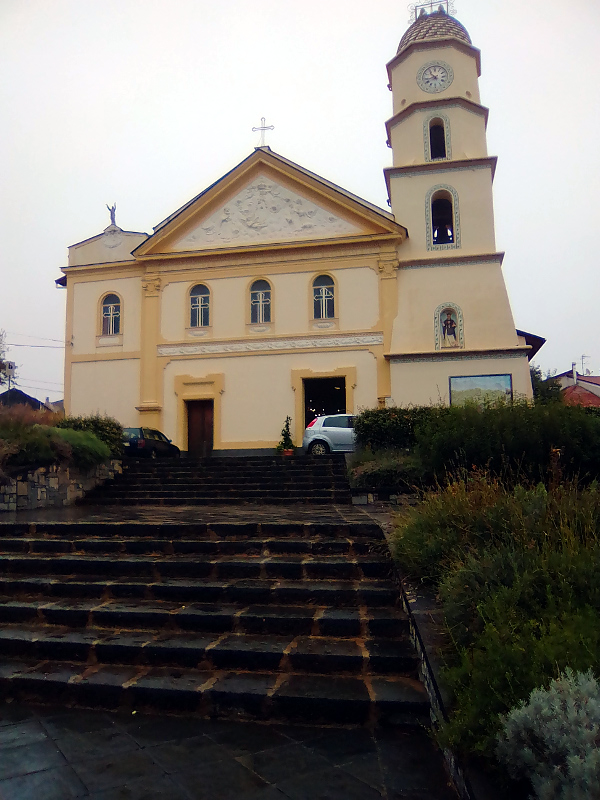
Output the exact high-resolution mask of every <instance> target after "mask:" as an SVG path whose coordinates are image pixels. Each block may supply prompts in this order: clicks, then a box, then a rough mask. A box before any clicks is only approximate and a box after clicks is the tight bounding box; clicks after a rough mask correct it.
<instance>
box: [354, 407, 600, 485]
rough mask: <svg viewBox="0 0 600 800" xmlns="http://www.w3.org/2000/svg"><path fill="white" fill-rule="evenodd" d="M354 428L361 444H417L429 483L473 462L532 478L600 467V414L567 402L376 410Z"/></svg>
mask: <svg viewBox="0 0 600 800" xmlns="http://www.w3.org/2000/svg"><path fill="white" fill-rule="evenodd" d="M354 427H355V431H356V440H357V445H358V447H359V448H364V449H367V450H370V451H372V452H374V453H378V452H381V451H385V450H404V451H406V450H411V451H412V453H413V454H414V456H415V458H416V460H417V461H418V462H419V463H420V465H421V471H422V475H423V477H424V478H425V479H426V480H428V481H432V480H436V479H437V480H438V481H443V480H445V479H446V477H448V475H457V474H460V473H461V472H462V471H463V470H471V469H473V468H475V469H485V470H489V471H490V472H492V473H493V474H495V475H502V476H504V477H506V478H508V477H509V476H510V478H511V479H512V480H513V481H514V480H520V479H527V480H530V481H534V482H537V481H539V480H543V481H545V480H547V479H549V478H552V477H554V478H556V477H557V476H558V475H562V476H565V477H569V476H574V475H579V476H580V477H581V478H585V479H586V480H588V479H591V478H595V477H596V476H598V474H599V472H600V416H599V415H598V414H596V413H594V412H589V411H588V410H586V409H583V408H580V407H573V406H565V405H563V404H562V403H545V404H538V405H531V404H529V403H527V402H514V403H510V404H505V403H498V404H495V405H489V406H486V407H484V408H480V407H478V406H475V405H465V406H459V407H450V408H448V407H444V406H433V407H421V408H419V407H415V408H385V409H375V410H367V411H364V412H362V414H359V415H358V416H357V417H356V419H355V422H354Z"/></svg>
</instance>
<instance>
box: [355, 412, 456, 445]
mask: <svg viewBox="0 0 600 800" xmlns="http://www.w3.org/2000/svg"><path fill="white" fill-rule="evenodd" d="M445 413H446V409H445V408H443V407H441V406H436V407H433V408H432V407H429V406H415V407H413V408H376V409H367V410H366V411H362V412H361V413H360V414H359V415H358V416H357V417H355V419H354V432H355V434H356V444H357V446H358V447H359V448H363V449H369V450H372V451H373V452H376V451H378V450H406V449H408V448H411V447H413V446H414V445H415V442H416V439H415V429H416V427H417V425H419V424H421V423H422V422H424V421H425V420H427V419H429V418H430V417H437V416H441V417H443V416H444V415H445Z"/></svg>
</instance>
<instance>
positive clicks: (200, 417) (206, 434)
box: [185, 400, 214, 458]
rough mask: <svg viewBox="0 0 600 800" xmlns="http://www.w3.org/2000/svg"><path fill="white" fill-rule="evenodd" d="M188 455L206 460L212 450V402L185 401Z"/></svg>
mask: <svg viewBox="0 0 600 800" xmlns="http://www.w3.org/2000/svg"><path fill="white" fill-rule="evenodd" d="M185 405H186V410H187V428H188V447H187V449H188V455H190V456H195V457H196V458H207V457H208V456H209V455H210V454H211V453H212V448H213V419H214V403H213V401H212V400H187V401H186V403H185Z"/></svg>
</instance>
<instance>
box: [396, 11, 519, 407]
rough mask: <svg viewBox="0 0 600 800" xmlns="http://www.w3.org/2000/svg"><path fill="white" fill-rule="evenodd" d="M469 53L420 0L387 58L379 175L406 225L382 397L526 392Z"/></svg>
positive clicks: (450, 22) (401, 399)
mask: <svg viewBox="0 0 600 800" xmlns="http://www.w3.org/2000/svg"><path fill="white" fill-rule="evenodd" d="M480 56H481V54H480V51H479V50H478V49H477V48H475V47H473V45H472V42H471V38H470V36H469V34H468V32H467V31H466V29H465V28H464V27H463V25H461V23H460V22H459V21H458V20H456V19H454V17H452V16H450V15H449V14H448V13H447V3H442V4H441V5H440V4H439V2H438V3H435V4H430V3H427V4H425V5H421V6H417V10H416V18H415V21H414V22H413V23H412V25H411V26H410V27H409V28H408V30H407V31H406V33H405V34H404V36H402V39H401V40H400V45H399V47H398V52H397V54H396V56H395V57H394V58H393V59H392V61H390V62H389V64H388V65H387V69H388V76H389V88H390V89H391V92H392V98H393V116H392V117H391V119H390V120H388V122H387V123H386V128H387V136H388V144H389V146H390V147H391V149H392V155H393V166H392V167H390V168H388V169H386V170H385V178H386V183H387V188H388V195H389V202H390V205H391V207H392V211H393V212H394V216H395V218H396V220H397V221H398V222H401V224H402V225H404V226H405V227H407V228H408V232H409V235H408V238H407V240H406V241H405V242H403V244H402V246H401V247H400V248H399V249H398V257H399V266H398V280H397V287H396V288H397V292H398V294H397V315H396V318H395V322H394V325H393V332H392V336H391V342H390V352H389V354H388V358H389V360H390V367H391V370H390V379H391V397H392V398H393V401H394V402H395V403H397V404H401V405H402V404H405V403H431V402H436V401H437V402H439V401H440V400H441V401H444V402H449V401H451V402H460V401H462V400H464V399H466V398H467V397H468V396H471V395H472V397H473V398H474V399H476V398H477V397H480V396H481V395H482V394H486V390H485V387H486V386H490V387H493V386H495V387H496V389H495V390H493V391H492V393H491V394H494V392H496V393H497V391H500V390H499V389H498V387H504V388H503V390H502V391H503V393H504V394H505V395H507V396H508V395H509V394H510V395H511V396H512V395H513V394H518V395H523V396H526V397H530V396H531V382H530V379H529V368H528V358H527V356H528V354H529V355H530V354H531V347H530V345H529V344H528V341H527V340H526V336H525V335H524V334H520V333H518V332H517V331H516V330H515V325H514V321H513V317H512V312H511V309H510V303H509V300H508V295H507V292H506V287H505V284H504V278H503V275H502V268H501V267H502V259H503V255H504V254H503V253H498V252H497V251H496V242H495V235H494V210H493V199H492V182H493V179H494V172H495V169H496V158H495V157H494V156H489V155H488V152H487V142H486V124H487V119H488V109H487V108H485V107H484V106H483V105H481V102H480V96H479V85H478V78H479V76H480V74H481V57H480ZM479 377H480V378H481V379H480V380H479ZM469 378H471V379H469ZM475 378H477V379H478V380H475ZM477 384H479V385H480V391H479V392H478V391H477ZM415 387H418V389H416V388H415ZM471 390H473V391H471ZM463 392H467V393H469V392H471V395H469V394H463ZM489 396H491V395H489Z"/></svg>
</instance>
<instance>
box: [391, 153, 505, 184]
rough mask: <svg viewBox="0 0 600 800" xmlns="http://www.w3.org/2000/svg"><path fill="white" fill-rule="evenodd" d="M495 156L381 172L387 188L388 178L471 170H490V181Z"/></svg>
mask: <svg viewBox="0 0 600 800" xmlns="http://www.w3.org/2000/svg"><path fill="white" fill-rule="evenodd" d="M497 162H498V157H497V156H487V157H486V158H461V159H460V160H455V161H430V162H429V163H424V164H411V165H410V166H409V167H386V168H385V169H384V170H383V172H384V174H385V179H386V182H387V183H388V186H389V178H390V177H395V176H396V175H401V176H405V175H406V176H412V175H421V174H422V173H424V172H425V173H427V172H439V173H441V172H464V171H465V170H472V169H491V170H492V180H493V179H494V174H495V172H496V164H497Z"/></svg>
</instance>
